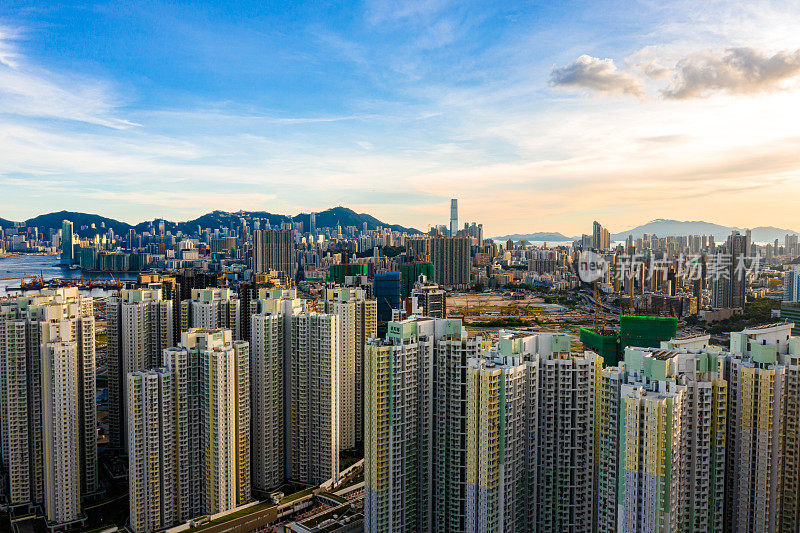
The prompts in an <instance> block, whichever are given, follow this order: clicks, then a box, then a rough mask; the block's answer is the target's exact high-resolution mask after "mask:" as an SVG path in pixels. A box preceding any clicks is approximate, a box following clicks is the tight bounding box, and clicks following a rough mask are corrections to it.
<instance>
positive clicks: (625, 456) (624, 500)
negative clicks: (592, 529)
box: [596, 348, 728, 532]
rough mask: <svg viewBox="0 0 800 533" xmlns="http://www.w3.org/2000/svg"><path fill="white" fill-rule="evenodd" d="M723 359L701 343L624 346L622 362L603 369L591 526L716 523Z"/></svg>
mask: <svg viewBox="0 0 800 533" xmlns="http://www.w3.org/2000/svg"><path fill="white" fill-rule="evenodd" d="M722 358H723V356H722V355H721V354H720V353H719V352H716V351H705V350H704V349H700V350H692V351H687V350H682V349H679V350H673V349H658V348H626V350H625V360H624V363H620V365H619V366H618V367H608V368H605V369H603V371H602V373H601V377H600V383H599V384H598V400H597V402H598V403H597V419H598V439H597V455H598V471H597V487H598V488H597V507H596V513H597V531H608V532H613V531H619V530H622V531H626V532H627V531H631V532H632V531H644V530H658V531H664V530H667V531H670V530H676V529H677V530H684V531H686V530H688V531H721V530H722V527H723V513H722V509H723V502H724V486H725V451H726V447H725V438H726V423H727V416H726V406H727V393H728V391H727V383H726V382H725V380H723V379H722V378H721V361H722ZM654 450H658V452H657V453H653V452H654Z"/></svg>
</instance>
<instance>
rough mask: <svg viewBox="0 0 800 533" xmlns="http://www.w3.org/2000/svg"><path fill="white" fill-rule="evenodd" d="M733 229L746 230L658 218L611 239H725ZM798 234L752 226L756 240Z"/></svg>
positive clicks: (771, 239) (772, 239)
mask: <svg viewBox="0 0 800 533" xmlns="http://www.w3.org/2000/svg"><path fill="white" fill-rule="evenodd" d="M732 231H739V232H741V233H744V232H745V228H737V227H733V226H722V225H720V224H713V223H711V222H702V221H680V220H665V219H656V220H652V221H650V222H648V223H647V224H642V225H641V226H636V227H635V228H632V229H630V230H628V231H621V232H619V233H614V234H612V235H611V239H612V240H615V241H622V240H625V239H627V238H628V235H633V238H634V239H638V238H639V237H641V236H642V235H643V234H645V233H649V234H650V235H658V236H659V237H664V236H667V235H713V236H714V239H715V240H716V241H717V242H719V241H724V240H725V239H727V238H728V235H730V234H731V232H732ZM787 233H788V234H789V235H797V234H798V232H796V231H793V230H788V229H781V228H774V227H763V226H760V227H757V228H751V234H752V239H753V241H754V242H772V241H774V240H775V239H778V240H779V241H780V242H783V239H784V237H785V236H786V234H787Z"/></svg>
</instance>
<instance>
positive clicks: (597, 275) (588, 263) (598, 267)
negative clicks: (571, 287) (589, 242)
mask: <svg viewBox="0 0 800 533" xmlns="http://www.w3.org/2000/svg"><path fill="white" fill-rule="evenodd" d="M606 267H607V264H606V260H605V259H603V257H602V256H601V255H599V254H597V253H595V252H592V251H589V250H584V251H582V252H581V255H580V257H579V258H578V277H579V278H581V281H583V282H584V283H594V282H595V281H597V280H600V279H603V277H604V276H605V272H606Z"/></svg>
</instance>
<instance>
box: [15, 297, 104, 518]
mask: <svg viewBox="0 0 800 533" xmlns="http://www.w3.org/2000/svg"><path fill="white" fill-rule="evenodd" d="M92 309H93V305H92V299H91V298H90V297H83V296H80V295H79V293H78V290H77V289H75V288H68V289H48V290H43V291H41V292H39V293H37V294H32V295H26V296H22V297H19V298H16V299H13V300H5V301H2V302H0V404H1V405H2V409H0V427H1V428H2V430H0V440H2V465H3V470H4V471H5V472H6V473H7V475H6V476H5V481H6V486H5V487H4V491H3V492H4V493H5V494H6V498H7V500H6V501H7V502H8V504H9V505H10V506H11V507H16V508H25V507H28V508H31V507H34V506H36V507H39V508H41V509H42V510H43V513H44V516H45V519H46V520H47V523H48V525H50V526H51V527H63V526H64V525H66V524H71V523H78V522H80V521H81V520H83V519H84V518H85V516H84V515H83V513H82V503H81V500H82V497H83V496H85V495H91V494H92V493H95V492H97V491H98V490H99V483H98V472H97V412H96V399H95V339H94V333H95V331H94V316H93V310H92Z"/></svg>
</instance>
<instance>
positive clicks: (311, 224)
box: [308, 212, 317, 235]
mask: <svg viewBox="0 0 800 533" xmlns="http://www.w3.org/2000/svg"><path fill="white" fill-rule="evenodd" d="M308 232H309V233H310V234H311V235H316V234H317V214H316V213H313V212H312V213H311V214H310V215H309V216H308Z"/></svg>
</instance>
